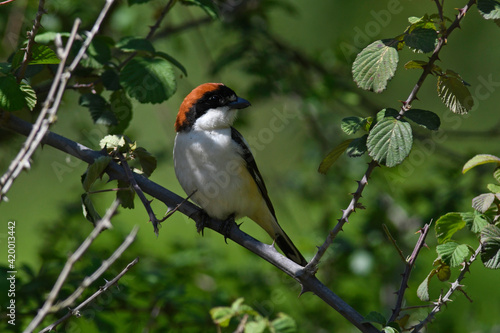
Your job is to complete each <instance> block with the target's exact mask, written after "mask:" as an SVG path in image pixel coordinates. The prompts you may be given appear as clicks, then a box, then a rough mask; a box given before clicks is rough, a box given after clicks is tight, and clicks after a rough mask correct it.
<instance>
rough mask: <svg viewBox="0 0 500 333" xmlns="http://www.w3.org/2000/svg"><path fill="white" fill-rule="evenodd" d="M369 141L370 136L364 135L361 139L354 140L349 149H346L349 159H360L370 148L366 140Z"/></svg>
mask: <svg viewBox="0 0 500 333" xmlns="http://www.w3.org/2000/svg"><path fill="white" fill-rule="evenodd" d="M367 139H368V134H365V135H363V136H362V137H360V138H357V139H354V140H352V142H351V143H350V144H349V147H347V149H346V154H347V156H349V157H360V156H362V155H363V154H364V153H366V151H367V150H368V148H367V147H366V140H367Z"/></svg>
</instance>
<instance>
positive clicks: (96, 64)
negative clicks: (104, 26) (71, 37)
mask: <svg viewBox="0 0 500 333" xmlns="http://www.w3.org/2000/svg"><path fill="white" fill-rule="evenodd" d="M81 43H82V42H81V41H79V42H78V43H77V44H78V45H80V44H81ZM113 44H114V41H113V39H111V38H110V37H107V36H95V37H94V38H93V39H92V41H91V42H90V45H89V48H88V49H87V53H86V54H85V57H84V58H83V59H82V61H81V65H82V66H83V67H88V68H102V67H103V66H104V65H106V64H107V63H108V62H109V61H110V60H111V48H110V46H112V45H113Z"/></svg>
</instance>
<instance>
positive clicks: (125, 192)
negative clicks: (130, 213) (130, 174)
mask: <svg viewBox="0 0 500 333" xmlns="http://www.w3.org/2000/svg"><path fill="white" fill-rule="evenodd" d="M118 188H121V189H122V190H119V191H116V199H118V200H120V205H121V206H122V207H123V208H129V209H133V208H134V198H135V191H134V190H133V189H132V188H131V187H130V184H129V183H128V182H124V181H122V180H119V179H118Z"/></svg>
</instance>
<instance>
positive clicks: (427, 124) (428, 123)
mask: <svg viewBox="0 0 500 333" xmlns="http://www.w3.org/2000/svg"><path fill="white" fill-rule="evenodd" d="M405 118H406V119H410V120H411V121H413V122H414V123H416V124H418V125H420V126H422V127H424V128H427V129H428V130H431V131H437V130H438V129H439V126H441V119H440V118H439V116H438V115H437V114H435V113H434V112H432V111H427V110H420V109H410V110H409V111H406V113H405Z"/></svg>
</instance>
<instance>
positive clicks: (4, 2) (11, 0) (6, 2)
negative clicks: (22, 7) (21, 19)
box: [0, 0, 16, 6]
mask: <svg viewBox="0 0 500 333" xmlns="http://www.w3.org/2000/svg"><path fill="white" fill-rule="evenodd" d="M14 1H16V0H5V1H2V2H0V6H2V5H6V4H8V3H9V2H14Z"/></svg>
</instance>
